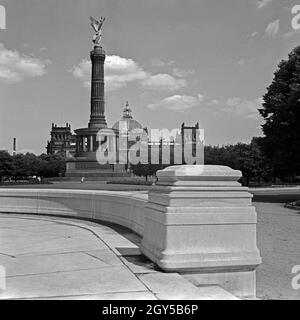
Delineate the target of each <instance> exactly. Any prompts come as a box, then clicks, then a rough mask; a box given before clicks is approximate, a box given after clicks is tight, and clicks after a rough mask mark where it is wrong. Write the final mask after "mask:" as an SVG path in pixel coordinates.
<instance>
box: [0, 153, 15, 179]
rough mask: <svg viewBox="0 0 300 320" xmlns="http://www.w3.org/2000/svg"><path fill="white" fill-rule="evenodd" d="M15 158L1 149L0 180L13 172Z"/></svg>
mask: <svg viewBox="0 0 300 320" xmlns="http://www.w3.org/2000/svg"><path fill="white" fill-rule="evenodd" d="M13 168H14V166H13V159H12V157H11V156H10V154H9V153H8V152H6V151H0V182H2V180H3V178H6V177H10V176H12V174H13Z"/></svg>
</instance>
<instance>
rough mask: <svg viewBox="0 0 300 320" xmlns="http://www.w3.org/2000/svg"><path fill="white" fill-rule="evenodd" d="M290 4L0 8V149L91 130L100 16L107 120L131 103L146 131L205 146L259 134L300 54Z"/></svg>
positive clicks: (37, 1) (7, 0)
mask: <svg viewBox="0 0 300 320" xmlns="http://www.w3.org/2000/svg"><path fill="white" fill-rule="evenodd" d="M296 4H300V0H299V3H297V0H261V1H256V0H222V1H221V0H185V1H183V0H85V1H82V0H0V5H2V6H3V7H4V8H5V9H6V29H1V26H0V149H8V150H9V151H11V149H12V141H13V137H16V138H17V145H18V151H19V152H26V151H29V152H34V153H37V154H40V153H42V152H45V147H46V143H47V140H48V139H49V138H50V130H51V123H52V122H54V123H56V124H57V125H59V126H60V125H64V124H65V123H66V122H68V123H70V124H71V126H72V129H77V128H82V127H86V126H87V123H88V121H89V112H90V102H89V101H90V87H89V86H90V69H91V64H90V61H89V53H90V51H91V50H92V48H93V43H92V36H93V30H92V28H91V26H90V22H89V16H90V15H93V16H94V17H95V18H98V17H100V16H105V17H106V21H105V23H104V25H103V38H102V46H103V48H104V49H105V51H106V55H107V57H106V63H105V100H106V110H105V113H106V118H107V121H108V125H109V126H112V125H113V124H114V123H115V122H116V121H117V120H119V119H120V118H121V115H122V109H123V108H124V106H125V104H126V101H129V105H130V107H131V109H132V110H133V116H134V118H135V119H136V120H138V121H139V122H140V123H141V124H142V125H143V126H145V127H148V128H158V129H162V128H168V129H173V128H179V127H180V125H181V123H182V122H184V123H185V124H186V125H194V124H196V122H199V123H200V127H201V128H202V129H204V132H205V143H206V144H212V145H223V144H229V143H236V142H250V141H251V138H252V137H253V136H260V135H262V131H261V124H262V119H261V117H260V115H259V113H258V111H257V108H259V107H260V106H261V99H262V96H263V94H264V93H265V92H266V88H267V87H268V86H269V85H270V83H271V81H272V79H273V73H274V71H275V70H276V68H277V65H278V63H279V62H280V60H282V59H286V58H287V55H288V53H289V52H290V51H291V50H292V49H293V48H294V47H296V46H297V45H299V44H300V34H299V33H298V32H297V31H295V30H293V28H292V25H291V21H292V19H293V17H294V15H293V14H292V12H291V9H292V7H293V6H294V5H296Z"/></svg>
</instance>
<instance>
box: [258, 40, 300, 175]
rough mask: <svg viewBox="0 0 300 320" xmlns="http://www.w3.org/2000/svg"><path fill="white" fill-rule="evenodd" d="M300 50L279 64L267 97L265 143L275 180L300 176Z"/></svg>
mask: <svg viewBox="0 0 300 320" xmlns="http://www.w3.org/2000/svg"><path fill="white" fill-rule="evenodd" d="M299 99H300V46H299V47H296V48H295V49H294V50H293V51H292V52H291V53H290V54H289V56H288V59H287V60H283V61H281V62H280V63H279V66H278V69H277V70H276V72H275V73H274V79H273V81H272V83H271V85H270V86H269V87H268V88H267V93H266V94H265V95H264V97H263V100H264V102H263V105H262V108H261V109H259V112H260V114H261V115H262V117H263V118H264V120H265V123H264V124H263V126H262V128H263V132H264V134H265V137H264V139H263V141H262V143H261V145H262V148H263V152H264V153H265V155H266V157H267V159H268V162H269V165H270V166H271V167H272V168H273V173H274V175H275V176H277V177H279V178H280V179H282V180H285V179H289V180H293V179H294V178H295V176H296V175H299V174H300V100H299Z"/></svg>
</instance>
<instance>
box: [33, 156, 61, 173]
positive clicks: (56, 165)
mask: <svg viewBox="0 0 300 320" xmlns="http://www.w3.org/2000/svg"><path fill="white" fill-rule="evenodd" d="M39 159H40V160H41V165H40V169H39V174H38V175H39V176H41V177H59V176H64V175H65V172H66V159H65V158H64V157H63V156H61V155H56V154H53V155H52V154H49V155H46V154H42V155H40V156H39Z"/></svg>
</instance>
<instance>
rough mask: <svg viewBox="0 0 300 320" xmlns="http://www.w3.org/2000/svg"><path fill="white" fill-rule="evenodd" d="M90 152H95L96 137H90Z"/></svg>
mask: <svg viewBox="0 0 300 320" xmlns="http://www.w3.org/2000/svg"><path fill="white" fill-rule="evenodd" d="M90 151H91V152H93V151H94V136H90Z"/></svg>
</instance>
